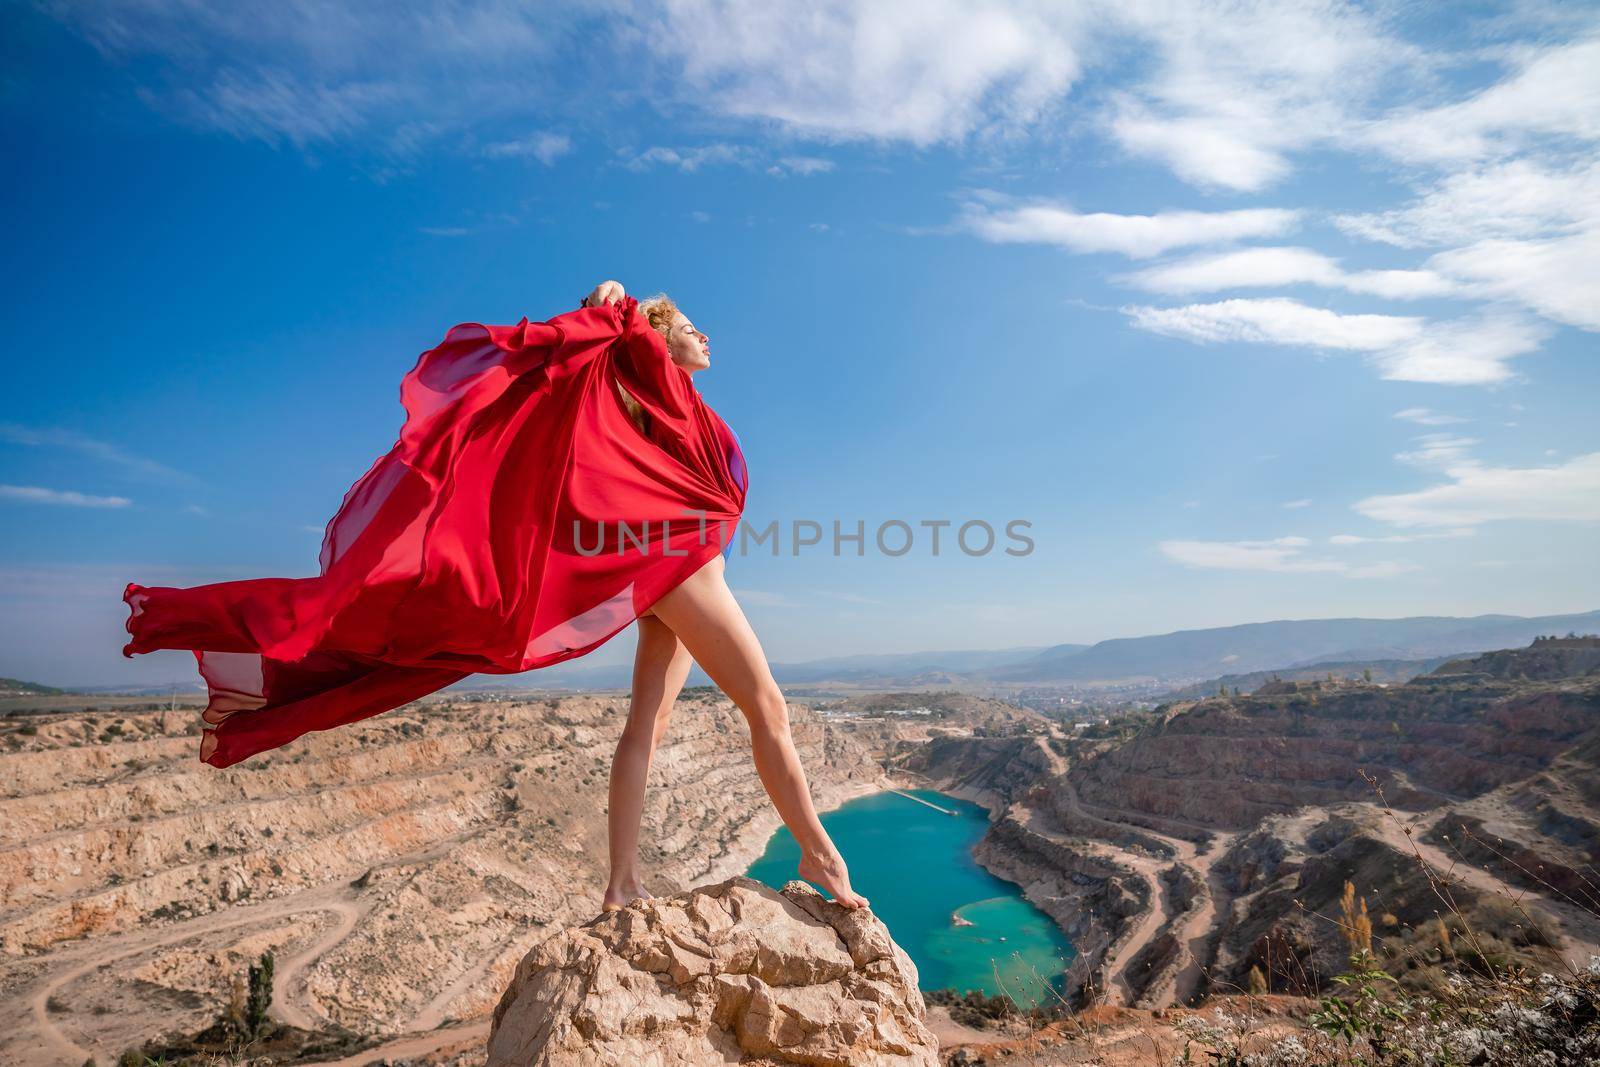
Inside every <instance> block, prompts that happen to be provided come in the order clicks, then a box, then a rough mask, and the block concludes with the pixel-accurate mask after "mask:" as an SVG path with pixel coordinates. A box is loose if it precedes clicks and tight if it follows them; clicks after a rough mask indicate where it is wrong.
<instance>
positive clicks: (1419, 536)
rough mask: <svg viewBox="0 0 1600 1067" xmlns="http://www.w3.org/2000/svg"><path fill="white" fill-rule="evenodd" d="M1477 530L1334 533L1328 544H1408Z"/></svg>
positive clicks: (1456, 537) (1465, 534) (1457, 536)
mask: <svg viewBox="0 0 1600 1067" xmlns="http://www.w3.org/2000/svg"><path fill="white" fill-rule="evenodd" d="M1477 532H1478V531H1477V530H1474V529H1473V528H1472V527H1470V526H1467V527H1463V528H1461V529H1458V530H1441V531H1440V532H1438V533H1416V534H1389V535H1388V536H1385V537H1363V536H1361V535H1359V534H1334V535H1333V536H1332V537H1330V538H1328V543H1329V544H1330V545H1408V544H1410V543H1411V542H1413V541H1438V540H1445V539H1448V540H1455V539H1458V538H1462V537H1472V536H1474V535H1475V534H1477Z"/></svg>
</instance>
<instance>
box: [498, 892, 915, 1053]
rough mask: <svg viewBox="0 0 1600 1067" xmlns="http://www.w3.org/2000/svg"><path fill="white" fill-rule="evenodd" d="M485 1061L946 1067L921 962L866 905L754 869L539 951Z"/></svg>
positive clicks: (525, 966)
mask: <svg viewBox="0 0 1600 1067" xmlns="http://www.w3.org/2000/svg"><path fill="white" fill-rule="evenodd" d="M488 1062H489V1065H490V1067H531V1065H535V1064H538V1065H548V1067H564V1065H573V1067H576V1065H580V1064H581V1065H583V1067H591V1065H604V1064H617V1065H628V1067H652V1065H654V1067H667V1065H678V1064H683V1065H688V1064H708V1063H741V1064H752V1065H765V1064H808V1065H815V1067H872V1065H884V1067H888V1065H896V1067H902V1065H903V1067H911V1065H919V1064H928V1065H936V1064H937V1063H938V1062H939V1057H938V1042H937V1041H936V1040H935V1038H934V1036H933V1034H932V1032H930V1031H929V1029H928V1027H927V1015H926V1011H925V1009H924V1007H923V1002H922V995H921V993H920V992H919V991H918V989H917V971H916V966H915V965H914V964H913V963H912V962H911V958H910V957H909V956H907V955H906V954H905V952H904V951H903V950H902V949H901V948H900V947H899V946H898V945H896V944H895V943H894V941H893V940H892V939H891V938H890V936H889V931H888V928H887V927H885V926H884V925H883V923H882V921H880V920H879V919H878V918H877V917H876V916H874V915H872V914H871V912H870V910H869V909H859V910H851V909H849V908H846V907H844V906H843V905H841V904H836V903H834V902H832V901H829V900H826V899H824V897H823V896H822V895H821V894H820V893H818V892H817V891H816V890H815V889H813V888H811V886H810V885H808V884H807V883H805V882H802V881H793V882H790V883H788V884H787V885H785V886H784V888H783V891H782V892H781V893H780V892H777V891H775V890H773V889H771V888H770V887H768V886H766V885H763V884H762V883H760V882H758V881H756V880H754V879H752V878H746V877H743V876H736V877H733V878H729V879H727V880H726V881H723V882H718V883H715V884H713V885H707V886H701V887H698V888H695V889H691V890H688V891H685V892H682V893H678V894H676V895H674V896H670V897H654V898H651V899H648V900H642V901H635V902H634V903H633V904H632V905H631V906H629V907H626V908H623V909H621V910H619V911H614V912H609V913H604V914H602V915H601V916H599V917H598V918H596V919H594V920H592V921H590V922H588V923H586V924H584V925H583V926H579V927H574V928H572V929H570V930H568V931H566V932H565V933H564V934H559V935H557V936H555V937H552V938H550V939H549V940H547V941H545V942H544V943H543V944H541V945H539V946H538V947H537V948H535V949H534V950H533V951H532V952H529V953H528V955H527V956H525V957H524V958H523V960H522V962H521V964H519V965H518V967H517V970H516V973H515V975H514V976H513V978H512V981H511V985H510V987H509V988H508V989H507V990H506V992H505V995H504V996H503V997H502V998H501V1000H500V1003H499V1006H498V1007H497V1008H496V1009H495V1012H494V1025H493V1029H492V1031H491V1033H490V1037H489V1059H488Z"/></svg>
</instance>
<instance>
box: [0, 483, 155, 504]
mask: <svg viewBox="0 0 1600 1067" xmlns="http://www.w3.org/2000/svg"><path fill="white" fill-rule="evenodd" d="M0 500H16V501H20V502H22V503H27V504H60V505H63V506H66V507H73V508H125V507H127V506H128V505H129V504H132V503H133V501H131V500H129V499H128V498H127V497H125V496H91V495H90V494H88V493H79V492H76V491H74V490H71V489H43V488H40V487H39V486H36V485H0Z"/></svg>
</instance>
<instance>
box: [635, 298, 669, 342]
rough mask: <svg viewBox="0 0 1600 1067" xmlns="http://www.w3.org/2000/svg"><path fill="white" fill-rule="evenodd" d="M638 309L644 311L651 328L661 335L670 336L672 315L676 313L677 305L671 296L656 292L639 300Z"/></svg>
mask: <svg viewBox="0 0 1600 1067" xmlns="http://www.w3.org/2000/svg"><path fill="white" fill-rule="evenodd" d="M639 310H640V311H642V312H644V317H645V318H646V319H647V320H648V321H649V323H650V328H651V329H653V330H655V332H656V333H659V334H660V335H661V336H662V337H670V336H671V334H672V317H673V316H674V315H676V314H678V305H677V304H675V303H673V302H672V297H670V296H668V295H667V294H666V293H657V294H656V295H655V296H652V297H647V298H645V299H644V300H641V301H639Z"/></svg>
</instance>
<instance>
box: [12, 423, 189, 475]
mask: <svg viewBox="0 0 1600 1067" xmlns="http://www.w3.org/2000/svg"><path fill="white" fill-rule="evenodd" d="M0 441H5V442H7V443H10V444H14V445H23V446H25V447H27V448H53V449H60V450H62V451H65V452H73V453H76V454H78V455H80V456H85V457H87V458H88V459H92V460H94V461H96V462H97V463H101V464H104V465H105V466H107V467H110V468H112V470H113V471H114V472H116V473H119V474H122V475H125V476H127V477H130V478H134V479H137V480H143V481H152V482H165V483H170V484H174V485H195V484H197V483H196V479H195V478H194V477H193V476H192V475H189V474H185V473H184V472H183V471H180V470H176V469H174V468H172V467H169V466H167V465H166V464H165V463H157V462H156V461H155V460H153V459H146V458H145V457H143V456H137V455H134V454H133V453H131V452H129V451H127V450H126V449H124V448H122V447H121V446H119V445H114V444H111V443H110V442H109V441H102V440H100V439H98V438H95V437H90V436H88V435H87V434H82V433H79V432H77V431H76V430H66V429H61V428H59V427H37V426H23V425H20V424H18V423H14V422H0Z"/></svg>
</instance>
